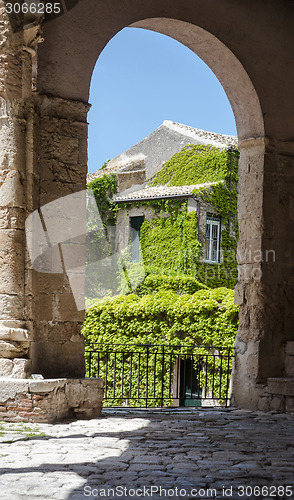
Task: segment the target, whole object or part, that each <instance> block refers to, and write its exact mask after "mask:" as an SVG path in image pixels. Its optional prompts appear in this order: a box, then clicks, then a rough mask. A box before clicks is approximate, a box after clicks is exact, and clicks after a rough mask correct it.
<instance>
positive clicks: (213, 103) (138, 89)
mask: <svg viewBox="0 0 294 500" xmlns="http://www.w3.org/2000/svg"><path fill="white" fill-rule="evenodd" d="M89 101H90V103H91V104H92V108H91V110H90V112H89V115H88V121H89V124H90V125H89V150H88V155H89V160H88V171H89V172H95V170H97V169H98V168H100V167H101V166H102V165H103V163H104V162H105V161H107V160H109V159H112V158H114V157H115V156H117V155H119V154H120V153H123V152H124V151H126V150H127V149H129V148H130V147H131V146H133V145H134V144H136V143H137V142H139V141H140V140H142V139H143V138H144V137H146V136H147V135H148V134H150V133H151V132H153V130H155V129H156V128H157V127H159V126H160V125H161V124H162V122H163V121H164V120H172V121H175V122H178V123H184V124H186V125H190V126H191V127H196V128H200V129H203V130H209V131H212V132H218V133H223V134H230V135H236V126H235V119H234V116H233V112H232V109H231V106H230V103H229V101H228V99H227V97H226V94H225V92H224V90H223V88H222V86H221V84H220V83H219V81H218V80H217V78H216V77H215V76H214V74H213V73H212V71H211V70H210V69H209V68H208V66H206V64H205V63H204V62H203V61H202V60H201V59H200V58H199V57H197V56H196V55H195V54H194V53H193V52H192V51H190V50H189V49H187V47H185V46H184V45H182V44H181V43H179V42H177V41H175V40H173V39H172V38H169V37H167V36H165V35H161V34H159V33H155V32H152V31H148V30H143V29H139V28H125V29H123V30H122V31H120V32H119V33H118V34H117V35H116V36H115V37H114V38H112V40H110V42H109V43H108V45H107V46H106V47H105V49H104V50H103V52H102V54H101V55H100V57H99V59H98V61H97V63H96V66H95V69H94V72H93V77H92V82H91V90H90V99H89Z"/></svg>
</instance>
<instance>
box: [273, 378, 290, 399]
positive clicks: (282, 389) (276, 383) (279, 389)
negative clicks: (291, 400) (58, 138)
mask: <svg viewBox="0 0 294 500" xmlns="http://www.w3.org/2000/svg"><path fill="white" fill-rule="evenodd" d="M268 391H269V393H271V394H279V395H283V396H294V378H286V377H284V378H268Z"/></svg>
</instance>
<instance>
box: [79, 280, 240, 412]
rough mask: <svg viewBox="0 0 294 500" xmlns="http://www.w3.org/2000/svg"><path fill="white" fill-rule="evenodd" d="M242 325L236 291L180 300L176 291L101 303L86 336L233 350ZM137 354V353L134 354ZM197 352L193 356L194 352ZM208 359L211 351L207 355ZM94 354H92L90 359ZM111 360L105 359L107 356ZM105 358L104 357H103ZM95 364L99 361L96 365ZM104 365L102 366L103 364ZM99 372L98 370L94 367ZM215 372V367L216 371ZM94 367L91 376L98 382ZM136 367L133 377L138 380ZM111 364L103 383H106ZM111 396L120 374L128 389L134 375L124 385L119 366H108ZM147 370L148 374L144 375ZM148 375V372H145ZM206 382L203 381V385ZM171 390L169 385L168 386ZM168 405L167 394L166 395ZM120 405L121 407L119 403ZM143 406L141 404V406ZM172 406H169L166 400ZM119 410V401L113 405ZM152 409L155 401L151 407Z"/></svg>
mask: <svg viewBox="0 0 294 500" xmlns="http://www.w3.org/2000/svg"><path fill="white" fill-rule="evenodd" d="M237 325H238V307H237V306H235V305H234V299H233V291H232V290H228V289H226V288H219V289H214V290H199V291H197V292H196V293H194V294H192V295H190V294H184V295H177V294H176V293H175V292H174V291H171V290H168V291H167V290H165V291H162V290H161V291H159V292H158V293H155V294H153V295H145V296H143V297H139V296H138V295H135V294H130V295H122V296H116V297H114V298H107V299H104V300H102V301H97V302H96V304H94V305H93V306H92V307H91V308H90V309H89V311H88V312H87V314H86V319H85V321H84V324H83V327H82V333H83V335H84V337H85V340H86V341H87V342H99V343H106V344H108V343H110V344H111V343H113V342H114V341H115V343H116V344H135V345H138V346H139V345H140V344H165V345H166V346H169V345H184V346H187V347H188V346H195V345H204V346H205V345H206V346H211V345H214V346H222V347H233V344H234V339H235V335H236V331H237ZM90 350H91V349H90V347H89V346H87V345H86V363H87V366H89V365H88V363H89V356H90V354H89V351H90ZM133 350H134V351H136V347H135V346H134V348H133ZM191 352H192V351H191ZM201 352H202V354H206V353H208V352H209V351H208V350H206V349H205V348H203V349H202V351H201ZM87 353H88V354H87ZM104 355H105V353H104ZM101 356H102V357H103V352H102V354H101ZM92 361H93V359H92ZM155 362H156V361H155V357H154V356H152V355H151V356H150V358H149V369H150V370H151V371H152V368H154V363H155ZM142 363H143V365H141V371H140V377H141V378H143V379H144V377H145V378H146V376H147V375H146V370H147V366H146V364H145V365H144V363H146V360H145V361H143V360H142ZM101 364H102V363H101ZM92 366H93V365H92ZM210 368H211V366H210ZM95 369H96V367H95V366H93V371H92V373H91V374H90V375H91V376H96V372H95ZM136 369H137V368H136V366H135V364H134V366H133V377H135V378H136ZM103 370H104V372H105V370H106V364H104V365H103V368H102V377H103V378H104V379H105V377H106V373H104V372H103ZM107 370H108V374H107V377H108V380H109V384H110V385H109V390H111V380H112V378H113V376H114V370H116V377H117V382H118V383H122V384H125V389H128V387H129V383H130V374H129V373H127V372H125V378H124V380H122V379H120V377H121V372H120V370H119V366H118V365H116V366H114V365H113V364H111V363H108V364H107ZM142 370H143V372H142ZM144 370H145V372H144ZM162 375H164V377H165V378H166V380H165V382H167V377H168V373H165V374H161V373H159V374H158V379H156V380H157V381H156V387H155V391H156V394H157V395H159V394H160V391H161V376H162ZM216 376H219V377H220V376H221V374H220V373H218V374H216V375H214V376H213V375H212V374H211V373H210V371H209V370H208V387H209V388H212V385H213V377H216ZM202 382H203V381H202ZM166 386H168V384H167V383H166ZM164 396H165V399H166V398H167V396H168V395H167V392H165V395H164ZM115 402H116V403H117V401H115ZM141 403H142V402H141V401H139V402H137V403H136V404H137V405H139V406H140V404H141ZM166 403H168V401H167V400H166ZM110 404H114V401H110ZM150 405H152V401H151V402H150Z"/></svg>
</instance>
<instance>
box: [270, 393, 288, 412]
mask: <svg viewBox="0 0 294 500" xmlns="http://www.w3.org/2000/svg"><path fill="white" fill-rule="evenodd" d="M285 403H286V399H285V396H273V397H272V399H271V400H270V410H272V411H277V412H284V411H285V409H286V406H285Z"/></svg>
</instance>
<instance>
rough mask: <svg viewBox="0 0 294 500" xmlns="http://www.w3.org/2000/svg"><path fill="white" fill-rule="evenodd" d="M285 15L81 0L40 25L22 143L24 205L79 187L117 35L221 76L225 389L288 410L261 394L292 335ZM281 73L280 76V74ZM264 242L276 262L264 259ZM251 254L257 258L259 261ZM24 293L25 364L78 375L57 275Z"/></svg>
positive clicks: (291, 133) (279, 371) (282, 367)
mask: <svg viewBox="0 0 294 500" xmlns="http://www.w3.org/2000/svg"><path fill="white" fill-rule="evenodd" d="M293 20H294V8H293V6H289V3H288V2H287V1H286V0H285V1H284V0H282V1H278V0H270V1H269V2H268V3H267V9H266V11H265V9H263V8H262V6H261V4H259V3H258V2H250V5H248V4H247V3H246V5H245V4H244V3H243V2H234V3H232V2H231V1H230V0H222V1H219V0H209V1H208V2H205V4H204V3H203V2H201V1H200V0H199V1H197V0H196V1H195V2H193V4H192V3H191V2H190V1H188V0H184V1H182V0H181V1H180V0H173V1H166V0H148V1H146V2H134V1H133V0H126V1H124V2H123V3H122V2H121V1H120V0H109V1H108V2H103V1H102V0H101V1H97V2H92V1H91V0H81V1H80V2H79V3H78V4H77V6H76V7H75V8H73V9H72V10H71V11H70V12H68V13H67V14H66V15H63V16H61V17H60V18H58V19H56V20H54V21H51V22H48V23H47V24H46V25H45V26H44V41H43V42H42V43H41V44H40V45H39V47H38V54H37V59H36V62H37V64H35V66H36V67H37V74H36V75H35V76H36V82H37V92H36V93H34V94H33V95H32V96H31V101H30V102H31V113H32V114H31V116H30V126H31V127H32V128H31V130H30V137H31V142H30V143H29V148H30V151H32V150H33V151H34V153H37V154H35V156H33V158H32V162H33V166H32V165H30V169H31V170H32V172H31V175H32V178H33V179H34V182H37V184H38V186H39V188H35V191H34V197H33V202H32V203H31V204H30V208H29V211H31V210H33V209H34V208H37V207H38V206H42V205H43V204H45V203H47V202H48V201H52V200H54V199H57V198H59V197H60V196H64V195H66V194H68V193H70V192H72V191H78V190H80V189H83V188H84V186H85V181H86V171H87V122H86V119H87V118H86V117H87V111H88V104H87V100H88V94H89V85H90V80H91V74H92V71H93V68H94V65H95V63H96V60H97V57H98V55H99V53H100V52H101V51H102V50H103V48H104V47H105V45H106V44H107V43H108V41H109V40H110V39H111V38H112V37H113V36H114V35H115V34H116V33H117V32H118V31H120V30H121V29H123V28H124V27H126V26H138V27H143V28H147V29H152V30H155V31H158V32H161V33H164V34H167V35H169V36H172V37H173V38H175V39H177V40H178V41H180V42H182V43H184V44H185V45H186V46H187V47H189V48H190V49H191V50H193V51H194V52H196V53H197V54H198V55H199V56H200V57H201V58H202V59H203V60H204V62H206V63H207V64H208V65H209V67H210V68H211V69H212V70H213V71H214V73H215V74H216V76H217V77H218V78H219V80H220V82H221V83H222V85H223V87H224V89H225V91H226V93H227V96H228V98H229V100H230V103H231V105H232V108H233V111H234V114H235V119H236V123H237V129H238V137H239V141H240V148H241V161H240V192H241V195H240V200H239V218H240V243H239V252H238V262H239V272H240V279H239V285H238V287H237V290H236V298H237V303H238V304H239V305H240V327H239V333H238V337H237V342H236V348H237V356H236V363H235V373H234V377H233V396H234V402H235V403H236V404H237V405H239V406H241V407H247V408H260V409H270V408H272V409H279V410H283V409H285V408H286V406H287V405H288V408H289V405H291V401H290V400H289V398H288V402H287V395H286V394H285V389H281V390H280V392H279V393H278V394H277V393H274V392H273V391H272V392H271V391H270V390H269V387H270V382H269V378H272V379H273V380H275V381H277V380H281V377H283V376H285V375H287V373H288V374H289V370H288V369H287V367H286V365H287V363H288V365H289V359H288V358H289V356H291V354H289V351H291V348H292V347H291V345H290V344H291V342H292V341H293V339H294V337H293V328H292V325H293V323H294V307H293V306H294V304H293V301H294V299H293V297H294V293H293V292H294V279H293V271H294V266H293V258H292V248H294V235H292V234H289V230H288V221H289V220H293V218H294V215H293V206H294V197H293V196H294V193H293V182H292V171H293V167H294V160H293V158H294V145H293V139H294V130H293V112H294V109H293V107H294V104H293V99H291V96H292V89H293V88H294V71H293V70H292V68H291V67H290V65H289V62H290V61H291V60H293V57H294V43H293V34H292V25H293ZM6 69H7V68H6ZM285 73H287V79H282V78H281V75H282V74H285ZM26 81H27V76H26ZM26 100H27V101H29V97H28V96H27V97H26ZM32 141H33V142H32ZM26 189H27V186H26ZM30 189H31V190H34V186H33V182H32V183H31V186H30ZM37 189H39V191H38V194H36V193H37V191H36V190H37ZM30 196H31V195H30ZM29 199H31V198H30V197H29ZM270 249H273V250H274V253H275V262H267V261H265V260H264V259H263V255H265V252H266V251H267V250H270ZM255 251H256V252H259V254H260V255H261V257H260V258H259V259H257V260H256V259H255V255H256V253H255ZM26 272H27V274H28V275H31V270H29V269H27V271H26ZM33 274H34V273H33ZM39 274H41V273H39ZM29 297H30V304H31V303H32V302H33V304H31V309H30V311H31V313H30V314H31V318H32V321H31V323H30V324H31V325H33V326H32V327H31V330H30V329H29V333H30V336H31V337H30V338H31V348H30V356H31V359H32V362H33V371H38V372H41V373H43V374H44V376H46V377H48V376H52V375H55V376H72V375H73V376H76V375H77V374H78V375H80V374H82V371H83V368H82V362H81V356H82V352H83V349H82V347H81V342H80V340H79V336H78V329H79V322H80V321H81V319H82V317H81V315H80V314H78V313H74V312H73V311H74V303H73V300H72V297H71V292H70V287H69V285H68V282H67V281H66V279H65V277H60V276H55V277H53V276H52V277H51V278H50V280H48V275H44V276H42V275H41V276H37V277H36V276H35V275H34V279H31V280H28V285H27V286H26V295H25V297H24V299H25V300H28V298H29ZM36 297H38V298H37V299H36ZM32 298H33V299H32ZM26 310H27V309H26ZM25 314H26V313H24V316H23V319H26V317H25ZM12 316H13V314H12ZM289 346H290V347H289ZM293 352H294V349H293ZM287 356H288V357H287ZM286 358H287V359H286ZM287 360H288V361H287ZM292 375H293V373H292ZM287 383H288V382H287ZM275 390H277V389H275ZM287 390H288V389H287ZM291 390H292V389H291ZM283 391H284V392H283ZM288 395H289V394H288ZM291 397H292V396H291ZM290 399H291V398H290ZM292 400H294V393H293V397H292ZM289 401H290V402H289Z"/></svg>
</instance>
